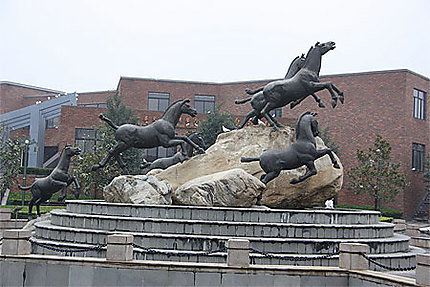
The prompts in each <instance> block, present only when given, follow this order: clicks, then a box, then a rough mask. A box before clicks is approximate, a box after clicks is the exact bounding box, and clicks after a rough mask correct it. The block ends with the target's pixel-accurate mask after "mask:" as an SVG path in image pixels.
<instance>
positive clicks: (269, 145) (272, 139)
mask: <svg viewBox="0 0 430 287" xmlns="http://www.w3.org/2000/svg"><path fill="white" fill-rule="evenodd" d="M271 131H272V128H269V127H266V126H261V125H260V126H249V127H245V128H243V129H241V130H234V131H231V132H227V133H223V134H220V135H219V136H218V139H217V141H216V143H215V144H214V145H212V146H211V147H210V148H209V149H208V150H207V151H206V154H201V155H197V156H195V157H193V158H191V159H189V160H187V161H185V162H183V163H180V164H177V165H175V166H172V167H169V168H168V169H166V170H163V171H161V172H159V173H158V174H156V175H155V176H156V177H157V178H158V179H159V180H165V181H167V182H169V183H170V184H171V185H172V186H173V188H174V189H175V190H176V189H177V188H178V187H180V186H181V185H183V184H184V183H186V182H188V181H190V180H192V179H195V178H198V177H202V176H206V175H211V174H214V173H218V172H221V171H226V170H230V169H234V168H242V169H243V170H245V171H246V172H247V173H249V174H251V175H253V176H255V177H257V178H260V177H261V175H262V174H263V171H262V170H261V168H260V165H259V163H258V162H253V163H241V162H240V158H241V157H242V156H245V157H255V156H260V154H261V153H262V152H263V151H265V150H268V149H283V148H285V147H287V146H289V145H291V143H292V142H293V141H294V139H295V138H294V129H291V128H289V127H285V128H283V129H281V130H280V131H279V132H271ZM316 142H317V148H318V149H321V148H324V147H325V146H324V143H323V141H322V140H321V139H320V138H318V137H317V141H316ZM339 164H340V162H339ZM315 166H316V168H317V170H318V174H317V175H315V176H313V177H311V178H309V179H307V180H305V181H304V182H302V183H299V184H296V185H292V184H290V180H291V179H292V178H297V177H298V176H300V175H303V174H304V173H305V172H306V167H301V168H299V169H295V170H288V171H282V172H281V174H280V176H279V177H277V178H276V179H275V180H273V181H271V182H269V183H268V185H267V189H266V190H265V192H264V196H263V200H262V203H263V204H264V205H266V206H269V207H276V208H304V207H312V206H316V205H320V204H322V203H323V202H324V201H325V200H326V199H328V198H330V197H332V196H334V195H335V194H336V193H337V192H338V191H339V190H340V188H341V186H342V181H343V168H342V166H341V168H340V169H335V168H333V167H332V163H331V161H330V158H329V157H328V156H324V157H322V158H320V159H318V160H316V161H315Z"/></svg>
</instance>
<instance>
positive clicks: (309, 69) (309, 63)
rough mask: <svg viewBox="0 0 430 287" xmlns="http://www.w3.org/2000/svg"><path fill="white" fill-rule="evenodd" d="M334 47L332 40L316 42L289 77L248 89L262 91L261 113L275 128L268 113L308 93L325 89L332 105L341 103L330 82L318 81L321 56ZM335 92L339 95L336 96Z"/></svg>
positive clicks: (342, 99) (255, 91) (295, 103)
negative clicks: (303, 61) (298, 67)
mask: <svg viewBox="0 0 430 287" xmlns="http://www.w3.org/2000/svg"><path fill="white" fill-rule="evenodd" d="M335 48H336V44H335V43H334V42H327V43H323V44H320V43H319V42H317V43H316V44H315V46H313V47H311V48H310V49H309V52H308V53H307V55H306V60H305V63H304V65H303V67H302V68H301V69H300V70H299V71H298V72H297V73H296V74H295V75H294V76H293V77H292V78H290V79H284V80H278V81H273V82H270V83H268V84H267V85H265V86H264V87H260V88H258V89H256V90H253V91H248V93H249V94H256V93H258V92H260V91H263V95H264V99H265V101H266V105H265V106H264V108H263V109H262V110H261V115H262V116H263V117H265V118H266V119H267V120H268V122H269V123H270V124H271V125H272V126H273V127H274V129H277V126H276V125H275V123H274V122H273V121H272V120H271V119H270V118H269V117H268V116H267V115H268V113H269V112H270V111H271V110H273V109H276V108H280V107H283V106H285V105H288V104H290V103H292V104H293V105H297V104H299V103H300V102H301V101H302V100H303V99H305V98H306V97H307V96H309V95H313V94H315V93H316V92H318V91H321V90H323V89H327V90H328V91H329V92H330V95H331V98H332V107H333V108H334V107H336V105H337V100H338V99H339V100H340V102H341V103H342V104H343V102H344V96H343V92H342V91H340V90H339V89H338V88H337V87H336V86H335V85H334V84H333V83H332V82H329V81H328V82H320V81H319V73H320V69H321V57H322V55H324V54H325V53H327V52H328V51H330V50H333V49H335ZM335 92H336V93H337V94H338V95H339V97H337V96H336V94H335Z"/></svg>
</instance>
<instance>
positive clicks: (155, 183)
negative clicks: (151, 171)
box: [103, 175, 173, 204]
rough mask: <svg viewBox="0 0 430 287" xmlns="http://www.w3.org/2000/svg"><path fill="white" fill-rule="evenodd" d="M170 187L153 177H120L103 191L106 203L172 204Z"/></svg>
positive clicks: (171, 189)
mask: <svg viewBox="0 0 430 287" xmlns="http://www.w3.org/2000/svg"><path fill="white" fill-rule="evenodd" d="M172 193H173V188H172V186H171V185H170V184H169V183H167V182H165V181H160V180H158V179H157V178H156V177H154V176H147V175H121V176H118V177H115V178H114V179H113V180H112V182H111V183H110V184H109V185H107V186H106V187H105V188H104V189H103V196H104V198H105V200H106V201H107V202H118V203H137V204H139V203H140V204H172Z"/></svg>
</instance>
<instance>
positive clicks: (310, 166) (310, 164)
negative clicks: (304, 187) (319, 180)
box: [290, 161, 317, 184]
mask: <svg viewBox="0 0 430 287" xmlns="http://www.w3.org/2000/svg"><path fill="white" fill-rule="evenodd" d="M305 165H306V167H307V168H308V169H309V171H308V172H307V173H306V174H304V175H302V176H300V177H299V178H298V179H296V178H293V179H292V180H291V181H290V183H291V184H296V183H299V182H302V181H304V180H305V179H307V178H309V177H311V176H313V175H316V174H317V169H316V167H315V163H314V162H313V161H308V162H307V163H305Z"/></svg>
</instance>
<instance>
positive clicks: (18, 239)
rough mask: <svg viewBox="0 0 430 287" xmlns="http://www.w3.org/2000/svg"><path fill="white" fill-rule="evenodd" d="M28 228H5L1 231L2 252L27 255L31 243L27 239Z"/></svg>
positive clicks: (28, 236)
mask: <svg viewBox="0 0 430 287" xmlns="http://www.w3.org/2000/svg"><path fill="white" fill-rule="evenodd" d="M30 236H31V231H30V230H23V229H6V230H4V231H3V246H2V254H4V255H28V254H31V243H30V241H28V239H29V238H30Z"/></svg>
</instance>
